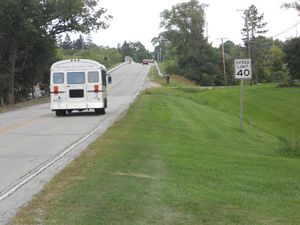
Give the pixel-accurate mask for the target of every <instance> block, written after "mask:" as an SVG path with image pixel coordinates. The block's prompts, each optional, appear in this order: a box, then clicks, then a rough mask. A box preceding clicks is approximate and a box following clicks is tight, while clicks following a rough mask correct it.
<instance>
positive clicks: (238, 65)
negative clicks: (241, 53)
mask: <svg viewBox="0 0 300 225" xmlns="http://www.w3.org/2000/svg"><path fill="white" fill-rule="evenodd" d="M234 64H235V79H251V78H252V71H251V59H236V60H234Z"/></svg>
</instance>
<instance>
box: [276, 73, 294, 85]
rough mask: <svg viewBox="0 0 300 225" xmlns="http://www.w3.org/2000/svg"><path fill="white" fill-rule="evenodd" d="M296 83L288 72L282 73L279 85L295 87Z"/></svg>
mask: <svg viewBox="0 0 300 225" xmlns="http://www.w3.org/2000/svg"><path fill="white" fill-rule="evenodd" d="M294 85H295V81H294V80H293V79H292V78H291V77H290V76H289V75H287V74H286V73H281V79H280V82H279V84H278V87H293V86H294Z"/></svg>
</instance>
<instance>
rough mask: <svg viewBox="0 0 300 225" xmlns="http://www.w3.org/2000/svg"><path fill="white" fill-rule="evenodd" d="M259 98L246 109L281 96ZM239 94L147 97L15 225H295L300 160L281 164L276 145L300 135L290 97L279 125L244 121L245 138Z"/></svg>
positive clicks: (177, 92)
mask: <svg viewBox="0 0 300 225" xmlns="http://www.w3.org/2000/svg"><path fill="white" fill-rule="evenodd" d="M172 82H175V81H172ZM171 85H172V83H171ZM176 86H178V85H176ZM255 89H257V91H255V92H253V90H248V89H247V90H246V91H245V92H246V96H249V100H247V101H249V102H250V99H252V94H253V93H255V94H254V96H260V97H261V98H263V99H265V106H267V105H272V107H273V104H272V102H273V98H268V97H265V96H264V95H265V94H267V95H269V96H272V95H273V94H274V92H277V89H276V90H274V88H272V87H269V86H268V87H266V88H265V91H264V90H263V89H264V87H255ZM282 90H283V89H282ZM293 91H294V90H292V92H293ZM295 91H296V93H297V96H299V89H295ZM236 92H237V91H236V90H235V88H230V89H221V90H214V91H206V92H202V91H201V92H198V91H197V90H196V91H195V90H192V89H186V88H184V89H180V88H179V89H178V88H176V89H172V88H169V89H166V88H160V89H155V90H148V91H146V92H145V93H144V94H143V95H142V96H140V97H139V99H138V100H137V101H136V103H135V104H134V105H133V107H132V108H131V109H130V110H129V112H128V114H127V115H126V116H125V118H124V119H122V120H121V121H119V122H117V123H116V124H115V125H114V126H113V128H111V129H110V130H109V131H108V132H107V133H106V134H105V135H104V136H103V137H101V138H100V139H98V140H97V141H96V142H95V143H93V144H91V145H90V146H89V148H88V150H87V151H85V153H84V154H83V155H82V156H81V157H80V158H79V159H77V160H75V161H74V162H73V163H72V164H71V165H70V166H69V167H67V168H66V169H65V170H64V171H63V172H62V173H60V174H59V175H58V176H56V178H55V179H54V180H53V181H52V182H51V183H50V184H49V185H48V186H47V188H46V189H45V190H44V191H43V192H42V193H41V194H39V195H38V196H37V197H35V199H34V200H33V201H32V203H31V204H29V206H28V207H26V208H25V209H24V210H23V211H22V212H21V213H20V215H19V217H18V218H17V219H16V220H15V222H14V223H13V224H40V223H42V224H139V225H140V224H164V225H165V224H172V225H173V224H214V225H215V224H298V221H300V215H299V210H300V189H299V186H300V179H299V178H300V165H299V160H297V159H289V158H283V157H280V156H279V155H278V153H277V148H278V139H277V138H276V136H278V135H284V134H285V130H288V131H290V130H291V131H292V132H294V131H295V132H296V133H297V132H298V131H299V123H298V124H294V125H293V126H292V125H288V124H289V122H285V121H281V119H282V118H289V119H290V120H297V119H298V117H297V116H295V117H294V118H292V115H294V114H291V113H290V112H289V111H286V110H285V107H286V106H289V105H290V102H289V101H290V100H288V99H287V98H288V97H289V93H290V90H287V91H281V90H279V92H280V96H281V98H282V99H283V101H282V102H286V104H287V105H283V106H281V107H277V108H276V110H278V112H277V113H278V114H279V115H282V116H283V117H281V116H280V117H279V119H278V120H274V121H273V122H272V123H270V124H271V125H268V126H266V125H265V124H269V123H268V122H267V121H265V120H268V119H269V117H268V116H267V115H259V116H255V117H251V116H252V114H251V112H250V111H247V112H246V113H247V118H248V120H249V121H250V123H248V124H247V123H246V124H245V130H244V131H240V130H239V129H238V125H239V118H238V116H237V115H236V110H235V109H238V106H237V104H238V103H234V102H236V100H234V99H235V98H237V99H238V97H236V96H235V95H236V94H235V93H236ZM269 92H271V93H269ZM268 93H269V94H268ZM229 97H232V98H229ZM250 97H251V98H250ZM296 98H298V97H296ZM222 99H223V100H222ZM253 99H255V98H253ZM258 100H260V98H258ZM231 101H232V102H231ZM252 105H255V104H254V100H253V103H252ZM256 108H257V109H258V108H259V109H260V111H259V113H260V114H270V112H272V110H269V109H267V110H264V108H263V105H260V106H259V107H258V106H257V107H256ZM292 110H299V104H298V105H293V106H292ZM273 111H274V112H275V110H273ZM253 112H257V111H255V110H254V111H253ZM270 119H271V120H273V117H272V118H270ZM261 123H263V125H262V124H261ZM252 124H255V126H253V125H252ZM274 128H278V130H275V129H274ZM265 131H267V132H265ZM298 134H299V132H298ZM41 221H42V222H41Z"/></svg>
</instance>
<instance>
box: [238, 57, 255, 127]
mask: <svg viewBox="0 0 300 225" xmlns="http://www.w3.org/2000/svg"><path fill="white" fill-rule="evenodd" d="M234 64H235V79H239V80H240V85H241V86H240V129H241V130H242V129H243V120H244V116H243V114H244V112H243V111H244V80H245V79H251V78H252V70H251V59H236V60H234Z"/></svg>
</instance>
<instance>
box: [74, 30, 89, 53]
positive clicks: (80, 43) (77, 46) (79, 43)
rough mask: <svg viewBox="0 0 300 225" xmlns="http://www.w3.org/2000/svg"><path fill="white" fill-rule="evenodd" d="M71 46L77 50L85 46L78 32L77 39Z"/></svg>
mask: <svg viewBox="0 0 300 225" xmlns="http://www.w3.org/2000/svg"><path fill="white" fill-rule="evenodd" d="M73 46H74V48H75V49H79V50H82V49H84V48H85V47H86V43H85V40H84V38H83V36H82V34H79V37H78V39H77V40H75V41H74V43H73Z"/></svg>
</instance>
